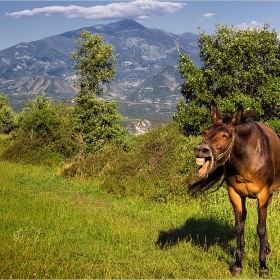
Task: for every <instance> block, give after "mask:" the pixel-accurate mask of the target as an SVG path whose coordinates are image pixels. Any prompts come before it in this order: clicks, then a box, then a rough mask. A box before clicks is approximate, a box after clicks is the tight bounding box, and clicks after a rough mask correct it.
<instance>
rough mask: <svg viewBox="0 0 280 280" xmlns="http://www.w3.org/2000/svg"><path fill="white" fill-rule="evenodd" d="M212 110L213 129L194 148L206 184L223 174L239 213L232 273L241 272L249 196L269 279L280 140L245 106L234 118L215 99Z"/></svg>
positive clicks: (279, 184)
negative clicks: (269, 221) (269, 224)
mask: <svg viewBox="0 0 280 280" xmlns="http://www.w3.org/2000/svg"><path fill="white" fill-rule="evenodd" d="M210 112H211V118H212V121H213V125H212V126H211V127H209V128H208V129H206V130H205V132H204V136H203V141H202V142H201V143H200V144H199V145H198V146H197V147H196V148H195V156H196V163H197V164H198V165H200V166H201V167H200V169H199V170H198V176H199V177H200V178H201V179H203V180H204V181H207V178H208V179H209V178H210V177H211V176H212V177H215V176H213V174H215V172H216V171H217V170H218V169H220V170H223V175H224V178H225V180H226V183H227V186H228V195H229V199H230V201H231V204H232V206H233V209H234V215H235V231H236V261H235V263H234V264H233V265H232V266H231V272H232V274H233V275H238V274H240V273H241V272H242V259H243V256H244V245H245V243H244V224H245V219H246V212H247V211H246V207H245V202H246V198H247V197H249V198H255V199H257V200H258V225H257V233H258V236H259V240H260V251H259V262H260V268H259V275H260V276H266V275H268V267H267V266H266V254H267V253H269V252H270V248H269V243H268V239H267V233H266V216H267V208H268V206H269V204H270V202H271V199H272V194H273V193H274V191H275V190H276V189H278V188H279V187H280V140H279V137H278V135H277V134H276V133H275V131H274V130H273V129H272V128H271V127H269V126H268V125H266V124H265V123H261V122H257V121H255V120H254V118H255V117H256V114H255V113H254V111H248V112H247V113H244V114H243V109H242V107H241V106H240V107H239V108H238V109H237V110H236V111H235V112H234V113H233V114H232V116H230V117H225V118H222V117H221V115H220V113H219V111H218V109H217V107H216V105H215V103H214V102H213V101H212V102H211V104H210ZM218 174H220V172H218ZM213 179H215V178H211V180H213Z"/></svg>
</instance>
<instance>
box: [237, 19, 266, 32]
mask: <svg viewBox="0 0 280 280" xmlns="http://www.w3.org/2000/svg"><path fill="white" fill-rule="evenodd" d="M235 27H236V28H238V29H242V30H243V29H244V30H245V29H248V28H250V29H252V28H254V27H257V28H263V23H258V22H256V21H251V22H250V23H245V22H244V23H241V24H238V25H236V26H235Z"/></svg>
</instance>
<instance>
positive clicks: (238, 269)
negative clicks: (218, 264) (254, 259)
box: [230, 264, 243, 276]
mask: <svg viewBox="0 0 280 280" xmlns="http://www.w3.org/2000/svg"><path fill="white" fill-rule="evenodd" d="M242 269H243V268H242V266H238V265H236V264H233V265H232V266H231V267H230V272H231V274H232V275H233V276H237V275H240V274H241V273H242Z"/></svg>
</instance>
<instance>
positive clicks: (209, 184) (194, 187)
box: [188, 166, 225, 196]
mask: <svg viewBox="0 0 280 280" xmlns="http://www.w3.org/2000/svg"><path fill="white" fill-rule="evenodd" d="M223 175H224V166H219V167H217V168H216V169H215V170H214V171H213V172H212V173H210V174H209V176H208V177H207V178H206V179H201V180H199V181H196V182H194V183H193V184H191V185H190V186H188V193H189V194H190V195H192V196H196V195H197V194H200V193H204V192H206V191H209V190H210V189H211V188H213V187H214V186H215V188H213V190H212V191H213V192H214V191H217V190H218V189H219V188H220V187H221V186H222V184H223V183H224V181H225V179H224V177H223Z"/></svg>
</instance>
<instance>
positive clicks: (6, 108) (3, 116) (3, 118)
mask: <svg viewBox="0 0 280 280" xmlns="http://www.w3.org/2000/svg"><path fill="white" fill-rule="evenodd" d="M15 128H16V120H15V113H14V111H13V109H12V108H11V107H10V105H9V99H8V96H7V95H4V94H3V93H0V133H4V134H8V133H10V132H11V131H12V130H14V129H15Z"/></svg>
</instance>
